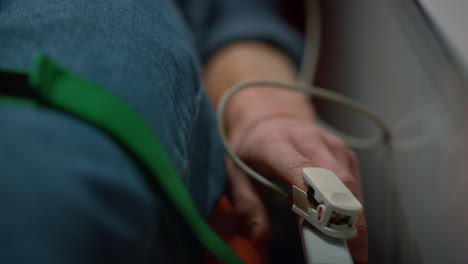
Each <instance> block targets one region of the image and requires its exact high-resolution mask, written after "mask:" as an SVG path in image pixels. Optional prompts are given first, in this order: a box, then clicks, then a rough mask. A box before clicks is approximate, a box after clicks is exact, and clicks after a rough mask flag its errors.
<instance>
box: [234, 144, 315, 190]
mask: <svg viewBox="0 0 468 264" xmlns="http://www.w3.org/2000/svg"><path fill="white" fill-rule="evenodd" d="M241 155H242V158H243V159H244V160H245V161H246V162H247V163H249V164H253V165H254V166H253V168H254V169H255V170H257V171H259V172H261V173H262V174H264V175H265V176H268V177H272V178H277V179H280V180H282V181H283V182H285V183H287V184H289V185H296V186H298V187H299V188H301V189H304V190H305V189H306V185H305V184H304V182H303V180H302V177H301V170H302V168H304V167H310V166H312V165H313V164H312V163H311V160H310V159H308V158H306V157H304V156H303V155H301V154H300V153H299V152H298V151H297V150H296V148H295V147H294V146H293V145H292V144H291V143H290V142H287V141H279V142H271V143H269V144H260V145H258V146H257V147H256V148H255V149H249V151H248V152H246V153H241Z"/></svg>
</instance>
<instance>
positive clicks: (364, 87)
mask: <svg viewBox="0 0 468 264" xmlns="http://www.w3.org/2000/svg"><path fill="white" fill-rule="evenodd" d="M291 2H292V1H283V12H284V15H285V17H286V18H287V19H288V20H289V21H290V22H291V23H292V24H294V25H296V27H297V29H298V30H299V31H300V30H302V26H301V24H302V23H303V22H302V21H303V15H302V13H303V8H302V7H301V6H300V3H299V2H301V1H297V3H296V4H294V3H291ZM321 8H322V16H323V17H322V19H323V25H322V26H323V29H322V30H323V31H322V32H323V39H322V52H321V57H320V63H319V68H318V73H317V76H316V77H317V81H316V84H318V85H319V86H322V87H326V88H329V89H332V90H335V91H338V92H340V93H342V94H345V95H347V96H349V97H351V98H354V99H356V100H357V101H359V102H361V103H363V104H365V105H367V106H368V107H370V108H372V109H374V110H375V111H376V112H377V113H379V115H380V116H381V117H382V118H383V119H384V120H386V121H387V122H388V124H389V125H390V127H391V129H392V133H393V141H392V143H391V145H390V146H387V147H384V146H382V147H381V148H377V149H372V150H366V151H358V152H357V153H358V156H359V158H360V161H361V169H362V183H363V186H364V194H365V206H366V217H367V221H368V225H369V250H370V252H369V254H370V255H369V257H370V259H369V260H370V263H468V255H467V254H466V253H465V248H467V246H468V242H467V239H468V227H467V223H468V204H467V203H466V201H467V200H468V126H467V124H468V114H467V113H468V86H467V76H468V74H467V73H468V31H467V30H466V28H468V17H467V16H464V14H466V13H467V12H468V1H466V0H445V1H437V0H392V1H387V0H354V1H332V0H326V1H325V0H324V1H321ZM315 104H316V105H317V107H318V109H319V113H320V116H321V117H322V118H323V119H325V120H327V121H328V122H329V123H331V124H332V125H333V126H335V127H337V128H339V129H341V130H343V131H346V132H349V133H350V134H353V135H356V136H370V135H375V133H377V132H378V131H377V130H376V129H375V127H374V126H373V125H372V124H371V123H369V122H367V121H366V120H364V119H362V118H361V117H359V116H358V115H356V114H353V113H351V112H349V111H348V110H347V109H346V108H343V107H341V106H339V105H334V104H331V103H328V102H320V101H316V102H315ZM270 204H274V203H271V202H270ZM270 206H271V207H275V205H270ZM284 208H287V205H282V206H278V205H276V207H275V210H274V211H273V212H274V214H275V216H273V217H272V218H273V219H274V221H275V223H276V224H275V223H274V226H275V225H276V229H275V230H276V231H275V232H276V233H275V235H277V236H278V237H279V239H276V240H275V241H274V243H273V245H272V247H273V249H277V250H273V258H272V260H273V262H274V263H284V261H285V260H288V262H290V263H300V262H301V261H302V260H301V257H302V256H301V254H302V253H301V251H300V244H299V243H300V240H299V238H298V236H297V230H296V225H295V224H294V221H291V216H290V214H289V211H288V210H287V209H284ZM288 219H289V220H288ZM287 221H289V222H287ZM289 227H290V228H291V230H287V228H289ZM286 245H289V248H290V249H289V252H288V253H287V254H284V253H285V252H284V247H285V246H286ZM298 248H299V251H298ZM281 249H283V251H282V250H281ZM286 255H287V256H286Z"/></svg>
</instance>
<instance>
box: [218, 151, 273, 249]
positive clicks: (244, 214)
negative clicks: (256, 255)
mask: <svg viewBox="0 0 468 264" xmlns="http://www.w3.org/2000/svg"><path fill="white" fill-rule="evenodd" d="M226 165H227V172H228V183H229V186H230V194H231V200H232V203H233V206H234V210H235V215H236V218H237V219H236V220H237V223H238V227H239V231H240V232H241V234H242V235H243V236H245V237H246V238H247V239H249V240H250V242H251V243H252V244H253V246H254V247H255V248H257V249H258V250H260V251H263V250H264V248H265V246H266V243H267V240H268V235H269V231H270V223H269V220H268V214H267V211H266V209H265V207H264V206H263V202H262V200H261V199H260V197H259V195H258V193H257V192H256V190H255V188H254V186H253V184H252V182H251V181H250V179H249V178H248V177H247V176H246V175H245V174H244V173H243V172H242V171H241V170H240V169H238V168H237V167H235V166H234V164H233V163H232V162H231V161H230V160H228V161H227V164H226Z"/></svg>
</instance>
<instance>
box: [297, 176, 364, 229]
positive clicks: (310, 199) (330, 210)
mask: <svg viewBox="0 0 468 264" xmlns="http://www.w3.org/2000/svg"><path fill="white" fill-rule="evenodd" d="M302 178H303V179H304V182H306V183H307V184H308V185H309V188H308V191H307V192H304V191H302V190H301V189H299V188H297V187H296V186H294V185H293V187H292V189H293V190H292V193H293V206H292V210H293V211H294V212H295V213H296V214H298V215H300V216H301V217H302V218H304V219H305V220H306V221H307V222H309V223H311V224H312V225H313V226H314V227H316V228H317V229H319V230H320V231H321V232H323V233H324V234H326V235H328V236H331V237H336V238H351V237H354V236H356V234H357V231H356V222H357V219H358V216H359V215H360V214H361V212H362V206H361V203H360V202H359V201H358V199H356V197H355V196H354V195H353V194H352V193H351V191H349V189H348V188H347V187H346V186H345V185H344V184H343V183H342V182H341V180H340V179H339V178H338V177H337V176H336V175H335V173H333V172H332V171H331V170H327V169H323V168H304V169H302Z"/></svg>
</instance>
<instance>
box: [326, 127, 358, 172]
mask: <svg viewBox="0 0 468 264" xmlns="http://www.w3.org/2000/svg"><path fill="white" fill-rule="evenodd" d="M321 137H322V138H323V140H324V142H325V144H326V145H327V147H328V149H329V150H330V152H331V153H332V155H333V156H334V157H335V158H336V160H337V161H338V162H340V163H341V164H342V165H343V166H345V167H347V168H348V169H349V170H350V172H352V173H353V174H354V171H353V164H352V160H351V159H350V158H351V156H350V155H349V154H348V153H347V152H348V150H349V149H348V148H347V147H346V146H345V144H344V143H343V141H342V140H341V139H340V138H338V137H336V136H335V135H331V134H329V133H326V132H323V133H322V135H321Z"/></svg>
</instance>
